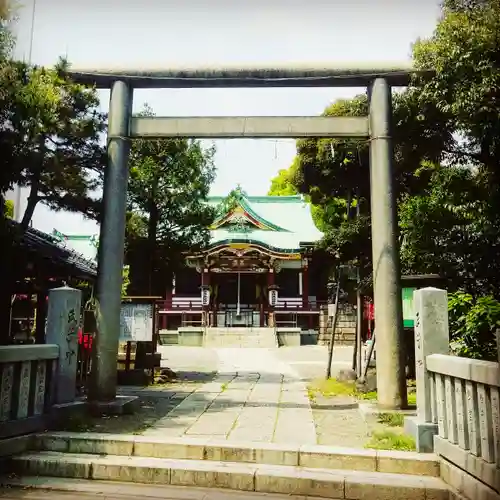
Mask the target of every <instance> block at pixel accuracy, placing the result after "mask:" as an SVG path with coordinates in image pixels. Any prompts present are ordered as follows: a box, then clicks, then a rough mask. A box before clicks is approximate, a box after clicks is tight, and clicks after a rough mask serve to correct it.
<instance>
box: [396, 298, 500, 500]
mask: <svg viewBox="0 0 500 500" xmlns="http://www.w3.org/2000/svg"><path fill="white" fill-rule="evenodd" d="M414 307H415V362H416V380H417V416H416V417H409V418H407V419H406V420H405V428H406V431H407V432H409V433H410V434H412V435H413V436H414V437H415V440H416V445H417V450H418V451H420V452H434V453H436V454H437V455H438V456H440V457H441V459H442V469H443V470H450V467H451V468H453V467H454V468H455V470H456V471H457V474H450V477H449V478H448V479H446V478H445V479H446V480H447V482H450V484H451V486H453V487H454V488H456V489H457V490H460V491H462V492H464V493H467V496H468V497H469V498H476V497H477V498H479V496H478V495H479V490H480V489H484V488H490V492H491V491H493V492H495V494H496V495H498V493H499V492H500V491H499V488H500V417H499V411H500V410H499V395H500V368H499V364H498V363H496V362H490V361H482V360H476V359H469V358H461V357H457V356H452V355H450V352H449V351H450V349H449V330H448V300H447V294H446V291H444V290H439V289H436V288H424V289H421V290H417V291H415V293H414ZM452 476H453V477H452ZM455 480H456V481H455ZM454 482H457V484H454ZM458 483H460V484H458ZM465 490H467V492H465ZM471 495H472V496H471ZM492 498H493V497H492ZM495 498H496V497H495Z"/></svg>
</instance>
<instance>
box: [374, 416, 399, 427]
mask: <svg viewBox="0 0 500 500" xmlns="http://www.w3.org/2000/svg"><path fill="white" fill-rule="evenodd" d="M404 418H405V417H404V415H403V414H402V413H379V414H378V416H377V421H378V423H379V424H385V425H388V426H389V427H403V425H404Z"/></svg>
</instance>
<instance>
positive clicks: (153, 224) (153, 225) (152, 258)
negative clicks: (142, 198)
mask: <svg viewBox="0 0 500 500" xmlns="http://www.w3.org/2000/svg"><path fill="white" fill-rule="evenodd" d="M157 227H158V207H157V206H156V205H155V204H154V203H151V206H150V207H149V220H148V251H149V266H148V269H147V272H148V293H149V295H154V293H153V288H154V287H153V284H154V277H155V276H154V275H155V263H156V230H157Z"/></svg>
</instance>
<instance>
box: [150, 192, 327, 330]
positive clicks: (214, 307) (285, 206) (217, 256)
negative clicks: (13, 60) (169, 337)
mask: <svg viewBox="0 0 500 500" xmlns="http://www.w3.org/2000/svg"><path fill="white" fill-rule="evenodd" d="M208 203H209V204H210V205H212V206H214V207H215V208H216V209H217V211H218V216H217V218H216V220H215V222H214V223H213V224H212V226H211V227H210V231H211V239H210V245H209V247H208V248H207V249H206V250H205V251H203V252H202V253H199V254H188V255H186V264H187V265H186V267H185V268H184V269H183V270H181V271H180V272H178V273H177V275H176V276H175V278H174V283H173V286H172V290H171V293H168V295H167V297H166V301H165V307H164V308H163V310H162V311H161V313H162V315H163V316H162V317H160V321H161V327H162V329H168V330H172V329H176V328H179V327H186V326H195V325H203V326H205V327H212V328H214V327H215V328H232V327H239V328H242V327H243V328H257V327H261V328H262V327H273V328H274V327H277V326H280V325H281V326H289V327H295V328H298V327H301V328H302V329H308V328H317V324H318V314H319V305H320V302H324V301H325V300H326V286H325V284H326V281H325V280H324V279H321V276H318V275H319V274H321V270H319V269H317V268H316V267H315V266H314V262H313V259H312V258H311V256H312V253H311V249H312V248H313V247H314V245H315V243H316V242H318V241H319V240H320V239H321V238H322V236H323V234H322V233H321V232H320V231H319V230H318V229H317V228H316V226H315V224H314V222H313V218H312V215H311V207H310V205H309V204H308V203H306V202H305V201H304V198H303V197H302V196H300V195H297V196H248V195H247V194H246V193H245V192H244V191H243V190H241V188H237V189H236V190H234V191H233V192H232V193H231V194H230V195H229V196H228V197H226V198H224V197H216V196H213V197H209V199H208ZM323 278H324V276H323Z"/></svg>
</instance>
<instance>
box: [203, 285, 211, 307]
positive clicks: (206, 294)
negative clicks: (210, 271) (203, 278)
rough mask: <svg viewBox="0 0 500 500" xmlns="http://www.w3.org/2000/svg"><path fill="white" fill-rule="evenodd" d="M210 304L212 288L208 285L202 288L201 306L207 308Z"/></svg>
mask: <svg viewBox="0 0 500 500" xmlns="http://www.w3.org/2000/svg"><path fill="white" fill-rule="evenodd" d="M209 304H210V287H209V286H208V285H202V286H201V305H202V306H203V307H206V306H208V305H209Z"/></svg>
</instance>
